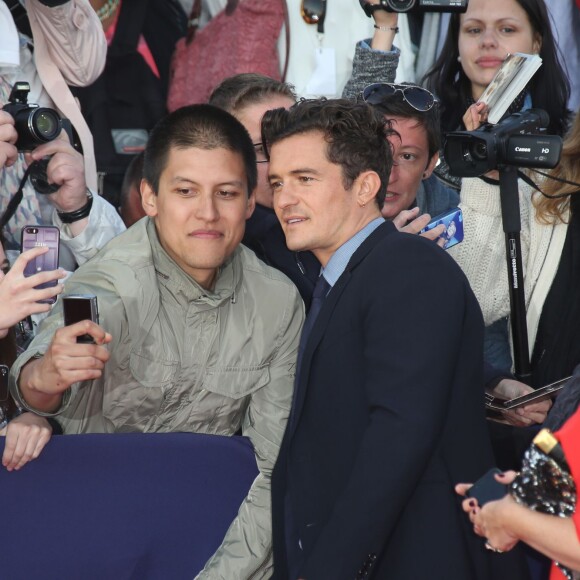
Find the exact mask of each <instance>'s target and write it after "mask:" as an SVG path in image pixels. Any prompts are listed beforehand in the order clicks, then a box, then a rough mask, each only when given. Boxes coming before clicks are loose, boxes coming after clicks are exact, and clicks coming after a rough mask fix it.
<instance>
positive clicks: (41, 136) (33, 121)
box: [30, 108, 61, 141]
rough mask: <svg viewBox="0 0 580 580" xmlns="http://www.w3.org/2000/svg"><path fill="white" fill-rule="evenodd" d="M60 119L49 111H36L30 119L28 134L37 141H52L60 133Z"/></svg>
mask: <svg viewBox="0 0 580 580" xmlns="http://www.w3.org/2000/svg"><path fill="white" fill-rule="evenodd" d="M60 130H61V124H60V118H59V116H58V115H57V113H56V112H55V111H52V110H51V109H45V108H41V109H37V110H36V111H34V113H32V115H31V118H30V132H31V133H32V134H33V135H34V136H35V137H36V138H37V139H38V140H39V141H52V140H53V139H56V138H57V137H58V135H59V133H60Z"/></svg>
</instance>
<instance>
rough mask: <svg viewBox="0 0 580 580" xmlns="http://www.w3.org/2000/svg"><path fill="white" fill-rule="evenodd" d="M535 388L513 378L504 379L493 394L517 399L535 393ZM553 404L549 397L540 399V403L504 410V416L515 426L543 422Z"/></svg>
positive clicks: (503, 397) (502, 397) (501, 397)
mask: <svg viewBox="0 0 580 580" xmlns="http://www.w3.org/2000/svg"><path fill="white" fill-rule="evenodd" d="M533 392H534V389H532V387H530V386H529V385H526V384H524V383H521V382H520V381H516V380H513V379H502V380H501V381H500V382H499V383H498V385H497V386H496V387H495V389H493V391H492V395H493V396H494V397H499V398H500V399H506V400H508V399H515V398H516V397H520V396H522V395H527V394H528V393H533ZM551 406H552V401H550V400H549V399H547V400H545V401H540V402H539V403H530V404H529V405H526V406H525V407H519V408H518V409H511V410H509V411H506V412H503V413H502V416H503V418H504V419H505V420H506V421H507V422H508V423H510V424H511V425H514V426H515V427H526V426H527V425H531V424H532V423H538V424H539V423H543V422H544V420H545V419H546V415H547V414H548V411H549V410H550V407H551Z"/></svg>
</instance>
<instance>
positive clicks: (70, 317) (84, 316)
mask: <svg viewBox="0 0 580 580" xmlns="http://www.w3.org/2000/svg"><path fill="white" fill-rule="evenodd" d="M62 309H63V313H64V325H65V326H69V325H71V324H76V323H77V322H81V321H82V320H92V321H93V322H96V323H97V324H99V306H98V303H97V297H96V296H95V295H94V294H66V295H65V296H63V297H62ZM77 342H80V343H84V344H94V342H95V341H94V340H93V337H92V336H91V335H90V334H83V335H81V336H78V337H77Z"/></svg>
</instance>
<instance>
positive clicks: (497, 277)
mask: <svg viewBox="0 0 580 580" xmlns="http://www.w3.org/2000/svg"><path fill="white" fill-rule="evenodd" d="M532 191H533V190H532V188H531V187H530V186H528V185H527V184H526V183H524V182H523V181H519V192H520V212H521V221H522V231H521V245H522V262H523V266H524V289H525V296H526V309H527V323H528V342H529V348H530V356H531V351H532V349H533V346H534V342H535V340H536V333H537V330H538V322H539V319H540V314H541V312H542V307H543V305H544V301H545V299H546V296H547V294H548V291H549V289H550V286H551V285H552V281H553V280H554V276H555V275H556V270H557V268H558V263H559V261H560V255H561V253H562V248H563V246H564V240H565V238H566V231H567V227H568V224H566V223H558V224H556V225H548V226H547V225H543V224H540V223H539V222H538V221H537V220H536V217H535V210H534V206H533V205H532V201H531V200H532ZM537 195H539V194H537ZM460 207H461V209H462V210H463V225H464V231H465V237H464V240H463V242H462V243H461V244H458V245H457V246H455V247H453V248H451V249H450V250H449V253H450V254H451V255H452V256H453V258H454V259H455V260H456V261H457V263H458V264H459V265H460V266H461V268H462V269H463V271H464V272H465V274H466V276H467V278H468V280H469V282H470V284H471V287H472V288H473V291H474V293H475V296H476V297H477V300H478V301H479V305H480V306H481V310H482V312H483V318H484V321H485V324H486V326H488V325H490V324H491V323H493V322H495V321H496V320H499V319H500V318H502V317H503V316H508V315H509V313H510V305H509V280H508V269H507V263H506V253H505V252H506V250H505V236H504V232H503V227H502V220H501V198H500V192H499V186H497V185H491V184H488V183H486V182H485V181H483V180H481V179H479V178H465V179H463V181H462V187H461V204H460Z"/></svg>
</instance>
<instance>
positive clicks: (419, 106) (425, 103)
mask: <svg viewBox="0 0 580 580" xmlns="http://www.w3.org/2000/svg"><path fill="white" fill-rule="evenodd" d="M397 93H401V96H402V97H403V99H404V100H405V102H406V103H408V104H409V105H411V107H413V109H415V110H416V111H421V112H422V113H425V112H427V111H430V110H431V109H432V108H433V107H434V105H435V103H437V100H436V99H435V97H434V96H433V93H431V92H429V91H428V90H427V89H424V88H423V87H418V86H416V85H398V84H394V83H375V84H373V85H369V86H368V87H366V88H365V89H364V90H363V92H362V99H363V101H364V102H365V103H368V104H369V105H382V104H383V103H384V102H385V101H386V100H389V99H391V98H392V97H393V96H394V95H396V94H397Z"/></svg>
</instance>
